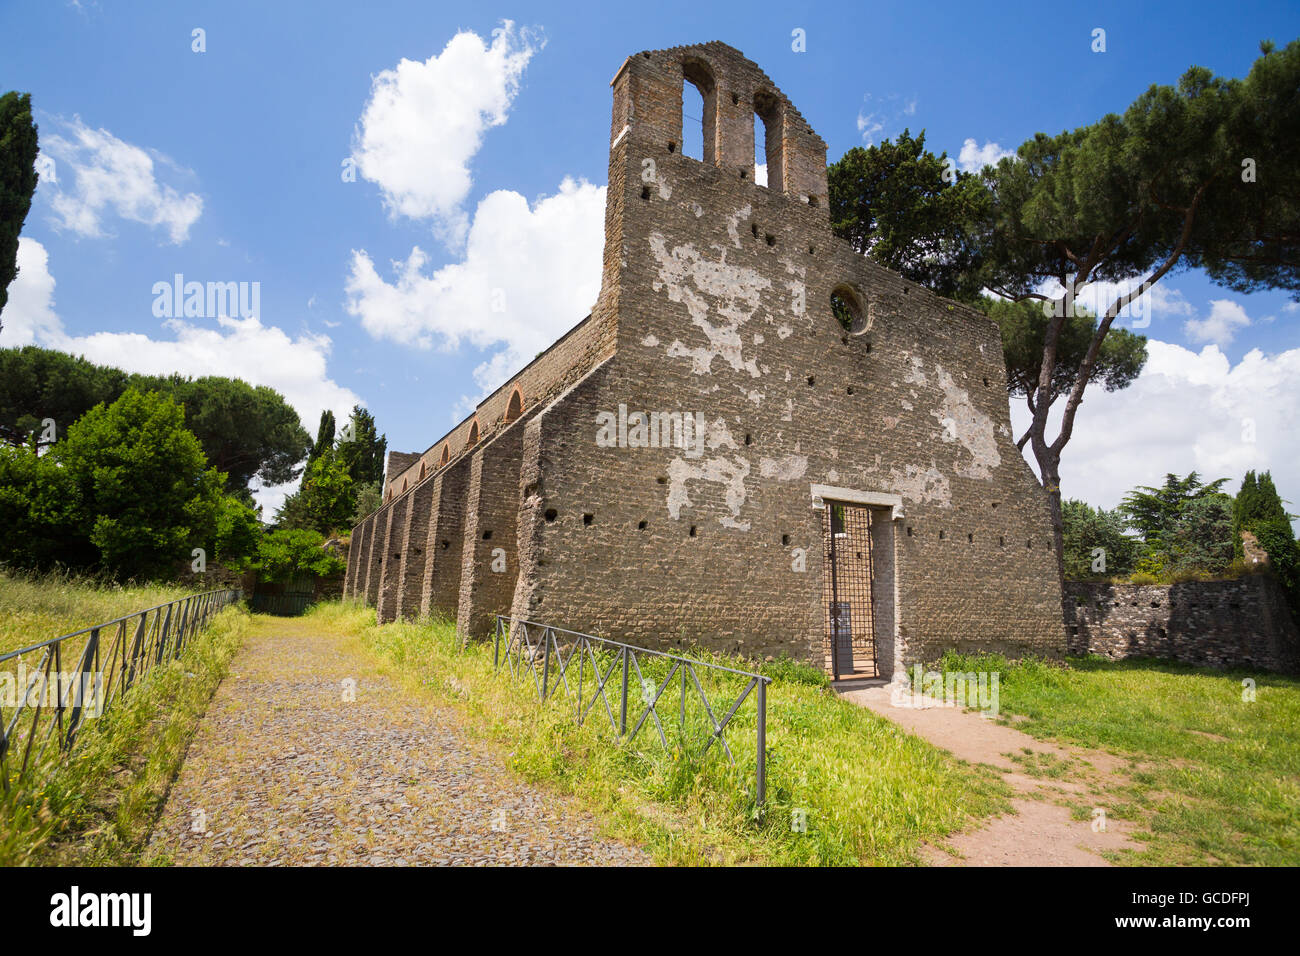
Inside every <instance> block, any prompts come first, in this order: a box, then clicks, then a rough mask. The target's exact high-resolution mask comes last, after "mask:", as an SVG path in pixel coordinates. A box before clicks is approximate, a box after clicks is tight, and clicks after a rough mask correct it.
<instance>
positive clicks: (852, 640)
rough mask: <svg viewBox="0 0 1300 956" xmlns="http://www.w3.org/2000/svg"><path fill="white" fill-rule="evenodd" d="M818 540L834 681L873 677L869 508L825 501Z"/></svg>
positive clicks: (874, 668)
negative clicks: (823, 565)
mask: <svg viewBox="0 0 1300 956" xmlns="http://www.w3.org/2000/svg"><path fill="white" fill-rule="evenodd" d="M824 514H825V517H824V518H823V519H822V538H823V544H824V554H825V557H826V573H825V575H824V581H825V584H824V591H825V603H826V645H827V653H828V655H829V658H830V661H829V664H830V671H831V674H832V675H833V676H834V677H835V678H836V679H837V680H838V679H839V678H841V677H852V676H854V675H857V676H861V677H865V676H870V677H874V676H875V675H876V641H875V633H874V628H873V625H874V623H875V622H874V618H875V614H874V613H873V611H874V608H873V607H872V604H871V509H870V508H864V507H862V506H859V505H851V504H845V503H844V502H838V501H828V502H826V510H825V512H824Z"/></svg>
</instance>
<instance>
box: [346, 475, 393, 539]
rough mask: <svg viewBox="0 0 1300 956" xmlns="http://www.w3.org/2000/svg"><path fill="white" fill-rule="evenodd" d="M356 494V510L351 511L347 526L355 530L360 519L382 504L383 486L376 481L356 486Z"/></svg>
mask: <svg viewBox="0 0 1300 956" xmlns="http://www.w3.org/2000/svg"><path fill="white" fill-rule="evenodd" d="M356 493H357V505H356V508H355V509H353V512H352V518H351V519H350V520H349V522H348V526H349V527H352V528H355V527H356V526H357V525H358V524H360V523H361V519H362V518H364V517H366V516H367V515H368V514H370V513H371V512H372V511H375V510H376V509H377V508H378V507H379V506H380V505H382V504H383V503H384V487H383V484H382V483H380V482H378V481H372V482H368V483H367V484H364V485H358V486H357V487H356Z"/></svg>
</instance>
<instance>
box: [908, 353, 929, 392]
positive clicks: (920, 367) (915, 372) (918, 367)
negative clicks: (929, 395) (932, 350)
mask: <svg viewBox="0 0 1300 956" xmlns="http://www.w3.org/2000/svg"><path fill="white" fill-rule="evenodd" d="M911 362H912V367H911V368H909V369H907V370H906V371H905V372H903V381H904V382H907V383H908V384H909V385H926V384H928V383H927V382H926V380H925V368H924V363H923V362H922V361H921V357H920V356H919V355H913V356H912V357H911Z"/></svg>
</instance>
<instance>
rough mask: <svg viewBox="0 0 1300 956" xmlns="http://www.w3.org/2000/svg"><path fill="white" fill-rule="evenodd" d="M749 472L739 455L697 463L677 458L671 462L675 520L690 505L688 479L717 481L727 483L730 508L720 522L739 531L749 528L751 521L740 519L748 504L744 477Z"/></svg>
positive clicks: (670, 508)
mask: <svg viewBox="0 0 1300 956" xmlns="http://www.w3.org/2000/svg"><path fill="white" fill-rule="evenodd" d="M748 476H749V462H747V461H745V459H743V458H740V457H733V458H710V459H709V460H708V461H701V462H697V463H692V462H689V461H687V460H686V459H684V458H675V459H673V460H672V461H671V462H669V463H668V514H669V516H670V517H671V518H672V519H673V520H674V521H676V520H678V519H680V518H681V514H682V508H688V507H690V506H691V498H690V493H689V489H688V488H687V482H689V481H709V482H715V483H717V484H721V485H722V486H723V487H724V489H725V495H724V499H725V501H726V503H727V510H728V511H730V512H731V513H730V514H729V515H723V516H722V517H721V518H719V519H718V522H719V524H721V525H723V526H724V527H727V528H735V529H736V530H737V531H748V530H749V522H748V521H740V520H739V518H740V509H741V508H742V507H744V504H745V497H746V492H745V479H746V478H747V477H748Z"/></svg>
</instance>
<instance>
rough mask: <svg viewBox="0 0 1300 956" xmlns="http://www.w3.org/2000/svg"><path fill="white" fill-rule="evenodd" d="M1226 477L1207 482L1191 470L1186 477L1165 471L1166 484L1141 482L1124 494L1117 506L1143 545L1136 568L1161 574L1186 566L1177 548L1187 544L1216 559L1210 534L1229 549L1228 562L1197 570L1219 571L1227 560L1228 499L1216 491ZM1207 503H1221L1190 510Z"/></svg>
mask: <svg viewBox="0 0 1300 956" xmlns="http://www.w3.org/2000/svg"><path fill="white" fill-rule="evenodd" d="M1227 480H1228V479H1226V478H1219V479H1217V480H1216V481H1212V482H1210V483H1209V484H1205V483H1204V482H1202V481H1201V477H1200V475H1198V474H1197V473H1196V472H1194V471H1193V472H1191V473H1190V474H1188V475H1187V477H1185V478H1179V477H1178V476H1177V475H1173V474H1170V475H1165V483H1164V484H1163V485H1162V486H1160V487H1159V488H1153V487H1151V486H1150V485H1139V486H1138V487H1137V488H1135V489H1133V490H1132V491H1130V492H1129V493H1128V494H1127V495H1126V496H1125V497H1124V500H1123V501H1122V502H1120V506H1119V510H1120V512H1121V513H1123V514H1124V516H1125V517H1126V518H1127V519H1128V522H1129V524H1130V525H1132V526H1133V527H1134V528H1135V529H1137V531H1138V533H1140V534H1141V535H1142V541H1143V544H1144V545H1145V546H1146V553H1145V555H1144V557H1143V561H1142V564H1141V565H1140V568H1139V570H1143V571H1148V572H1151V573H1153V574H1164V573H1168V572H1170V571H1174V570H1182V569H1187V568H1188V567H1189V564H1188V563H1187V562H1186V561H1184V560H1182V559H1181V558H1180V552H1179V550H1178V549H1179V548H1180V547H1182V548H1184V549H1189V548H1190V549H1192V551H1194V552H1196V553H1199V554H1201V555H1202V556H1203V557H1205V558H1206V559H1207V560H1210V559H1211V558H1213V560H1214V561H1215V562H1217V560H1218V558H1217V557H1213V556H1215V555H1217V554H1218V553H1219V551H1218V544H1217V543H1216V539H1215V538H1214V537H1213V536H1214V535H1218V536H1219V537H1218V539H1217V540H1221V542H1222V544H1223V545H1224V546H1226V547H1227V548H1228V550H1229V556H1228V560H1227V562H1224V563H1223V565H1222V567H1219V566H1217V564H1216V566H1215V567H1201V568H1199V569H1200V570H1206V571H1214V570H1223V569H1224V568H1226V567H1227V564H1228V563H1231V548H1232V541H1231V537H1230V535H1231V498H1230V497H1229V496H1228V495H1225V494H1224V493H1223V492H1221V491H1220V490H1219V489H1220V488H1221V487H1222V486H1223V484H1224V483H1225V482H1226V481H1227ZM1205 501H1214V502H1218V503H1219V507H1217V508H1215V509H1209V510H1199V509H1193V508H1192V506H1193V505H1197V504H1199V503H1202V502H1205ZM1219 511H1223V512H1224V514H1226V515H1227V520H1228V524H1227V525H1224V526H1222V528H1220V525H1219V519H1220V515H1219ZM1207 536H1208V537H1207Z"/></svg>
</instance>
